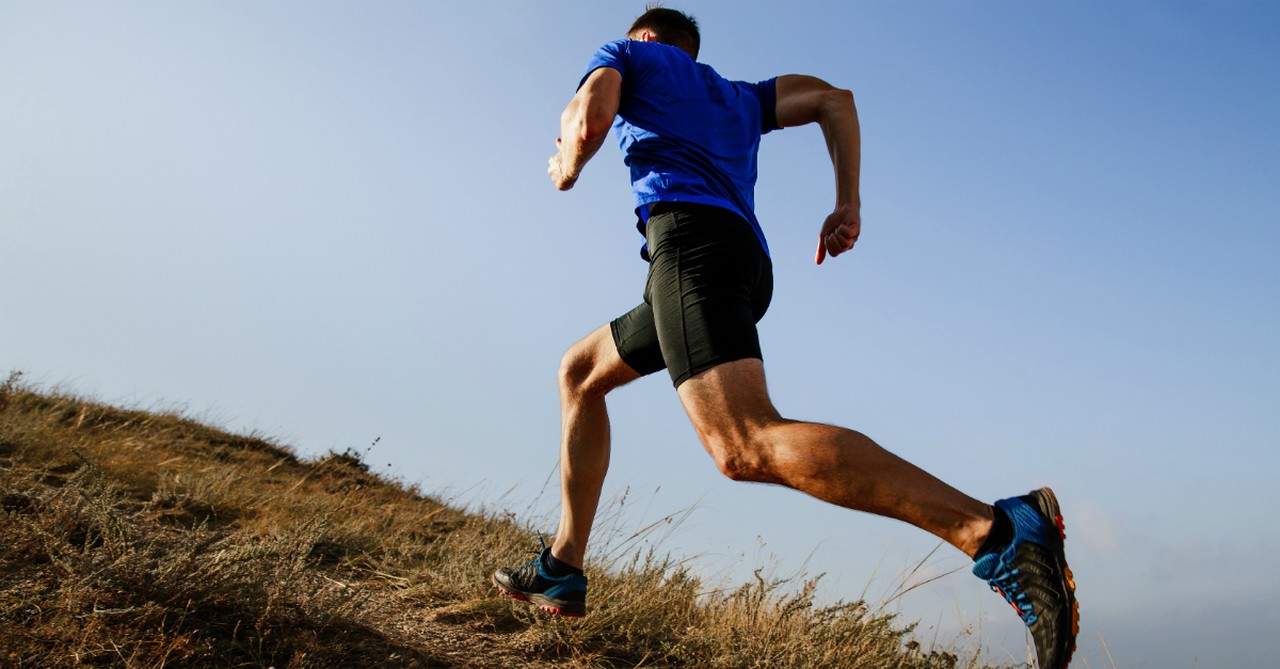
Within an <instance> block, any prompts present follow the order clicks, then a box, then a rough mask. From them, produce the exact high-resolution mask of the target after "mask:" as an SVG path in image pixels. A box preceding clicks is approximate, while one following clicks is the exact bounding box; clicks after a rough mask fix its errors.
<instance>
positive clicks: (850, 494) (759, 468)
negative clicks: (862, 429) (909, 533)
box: [678, 359, 992, 557]
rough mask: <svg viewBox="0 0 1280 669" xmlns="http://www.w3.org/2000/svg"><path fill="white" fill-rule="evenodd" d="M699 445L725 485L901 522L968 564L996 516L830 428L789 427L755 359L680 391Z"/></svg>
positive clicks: (870, 444)
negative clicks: (778, 489) (783, 492)
mask: <svg viewBox="0 0 1280 669" xmlns="http://www.w3.org/2000/svg"><path fill="white" fill-rule="evenodd" d="M678 392H679V394H680V401H681V402H683V404H684V407H685V410H686V411H687V412H688V414H689V419H690V420H691V421H692V422H693V426H694V429H695V430H697V433H698V437H699V438H700V439H701V440H702V443H703V445H704V446H705V447H706V448H707V451H708V452H709V453H711V456H712V457H713V458H715V461H716V464H717V466H719V467H720V470H721V471H722V472H724V474H725V475H726V476H728V477H729V478H732V479H734V480H739V481H757V482H762V483H776V484H779V485H784V486H787V487H789V488H794V489H796V490H800V491H802V492H805V493H808V494H810V495H812V496H814V497H817V498H818V499H822V500H825V501H827V502H830V503H832V504H837V505H839V506H843V507H847V508H850V509H857V510H860V511H867V512H870V513H874V514H877V515H881V516H887V517H890V518H896V519H898V520H901V521H905V522H907V523H910V524H912V525H915V526H916V527H919V528H921V529H923V530H926V531H928V532H930V533H932V534H934V535H936V536H937V537H939V538H941V539H943V540H945V541H947V542H948V543H950V544H952V545H953V546H955V547H956V548H958V549H960V550H961V551H963V552H964V553H965V554H966V555H968V556H970V557H973V556H974V554H975V553H976V552H977V550H978V548H979V547H981V545H982V541H983V539H985V538H986V536H987V534H988V533H989V532H990V529H991V518H992V509H991V507H990V506H989V505H987V504H984V503H982V502H979V501H978V500H975V499H973V498H971V497H969V496H968V495H965V494H964V493H961V492H960V491H958V490H956V489H955V488H952V487H951V486H949V485H947V484H946V483H943V482H942V481H940V480H939V479H937V478H934V477H933V476H932V475H930V474H929V473H927V472H925V471H924V470H922V469H920V468H918V467H916V466H915V465H913V464H911V463H909V462H907V461H906V460H903V459H902V458H899V457H898V456H896V455H894V454H892V453H890V452H889V451H886V450H885V449H883V448H881V447H880V446H879V445H878V444H876V443H875V442H874V441H872V440H871V439H869V438H868V437H866V436H865V435H863V434H861V433H858V432H855V431H853V430H847V429H845V428H841V427H835V426H832V425H822V424H819V423H803V422H799V421H793V420H788V419H786V418H783V417H782V416H780V415H779V414H778V411H777V409H775V408H774V406H773V403H772V402H771V401H770V400H769V395H768V391H767V390H766V389H765V382H764V367H763V365H762V363H761V362H760V361H759V360H754V359H748V360H737V361H734V362H730V363H726V364H723V365H720V366H718V367H715V368H712V369H710V370H707V371H705V372H702V373H700V374H697V375H695V376H693V377H692V378H690V379H689V380H688V381H685V382H684V383H683V384H681V385H680V388H679V389H678Z"/></svg>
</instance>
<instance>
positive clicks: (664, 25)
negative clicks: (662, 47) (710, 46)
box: [627, 3, 702, 60]
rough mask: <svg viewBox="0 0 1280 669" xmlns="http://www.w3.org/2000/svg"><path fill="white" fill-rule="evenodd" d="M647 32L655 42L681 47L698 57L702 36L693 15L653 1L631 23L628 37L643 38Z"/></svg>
mask: <svg viewBox="0 0 1280 669" xmlns="http://www.w3.org/2000/svg"><path fill="white" fill-rule="evenodd" d="M646 33H647V34H648V35H649V36H650V37H652V40H653V41H654V42H661V43H662V44H669V45H671V46H675V47H680V48H681V49H684V50H685V51H686V52H688V54H689V55H690V56H693V58H694V60H697V59H698V47H699V46H701V43H702V37H701V36H700V35H699V34H698V22H697V21H694V20H693V17H692V16H689V15H688V14H685V13H684V12H678V11H676V10H674V9H667V8H666V7H660V6H658V5H657V3H651V4H650V5H649V7H648V10H647V11H645V13H643V14H641V15H640V18H638V19H636V22H635V23H633V24H631V30H628V31H627V37H630V38H631V39H643V36H644V35H645V34H646Z"/></svg>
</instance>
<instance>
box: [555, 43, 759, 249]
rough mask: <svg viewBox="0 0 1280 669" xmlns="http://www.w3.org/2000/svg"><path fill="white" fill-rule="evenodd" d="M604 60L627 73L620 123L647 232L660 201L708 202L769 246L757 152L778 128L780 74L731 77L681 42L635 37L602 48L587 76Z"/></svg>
mask: <svg viewBox="0 0 1280 669" xmlns="http://www.w3.org/2000/svg"><path fill="white" fill-rule="evenodd" d="M601 67H612V68H613V69H615V70H617V71H618V72H620V73H621V74H622V100H621V104H620V105H619V107H618V116H617V118H616V119H614V123H613V129H614V134H615V135H616V136H617V138H618V144H619V146H621V147H622V152H623V154H624V156H625V158H624V161H625V163H626V165H627V167H629V168H630V169H631V188H632V190H633V191H634V192H635V195H636V213H637V214H638V215H639V216H640V222H639V223H638V224H637V227H638V228H639V229H640V232H641V234H644V220H645V218H647V212H648V209H649V208H648V205H650V204H652V203H654V202H693V203H698V204H709V205H714V206H718V207H722V208H724V209H728V210H730V211H733V212H736V213H737V214H738V215H740V216H742V217H743V218H744V219H746V220H747V221H748V222H749V223H750V224H751V227H752V228H754V229H755V232H756V236H757V237H758V238H759V239H760V244H761V245H762V246H763V247H764V250H765V253H768V252H769V246H768V244H767V243H766V242H765V238H764V232H763V231H762V230H761V229H760V222H759V221H758V220H757V219H756V214H755V185H756V154H757V152H758V151H759V149H760V137H761V135H763V134H765V133H767V132H769V131H771V130H776V129H777V128H778V121H777V114H776V103H777V88H776V80H775V79H768V80H766V81H762V82H760V83H747V82H742V81H729V80H727V79H725V78H724V77H722V76H720V75H719V74H718V73H716V71H715V70H713V69H712V68H711V67H710V66H709V65H705V64H703V63H699V62H697V61H695V60H694V59H693V57H691V56H690V55H689V54H688V53H686V52H685V51H684V50H682V49H679V48H677V47H674V46H669V45H666V44H660V43H657V42H640V41H636V40H629V39H624V40H617V41H615V42H609V43H608V44H605V45H604V46H602V47H600V50H599V51H596V53H595V55H594V56H593V57H592V58H591V62H590V64H589V65H587V75H590V74H591V73H592V72H594V71H595V70H596V69H598V68H601ZM586 79H587V77H586V75H584V76H583V77H582V81H583V82H585V81H586ZM578 85H579V87H581V85H582V83H581V82H580V83H579V84H578ZM641 255H643V256H645V258H646V259H647V258H648V253H647V249H646V250H642V251H641Z"/></svg>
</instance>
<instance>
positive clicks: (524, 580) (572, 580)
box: [493, 537, 587, 618]
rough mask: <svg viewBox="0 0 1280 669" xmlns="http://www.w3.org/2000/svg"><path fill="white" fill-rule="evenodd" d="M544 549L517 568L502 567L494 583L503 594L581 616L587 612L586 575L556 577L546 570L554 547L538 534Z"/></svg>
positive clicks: (548, 609) (544, 607) (556, 612)
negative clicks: (547, 560)
mask: <svg viewBox="0 0 1280 669" xmlns="http://www.w3.org/2000/svg"><path fill="white" fill-rule="evenodd" d="M538 541H539V543H541V544H542V550H541V551H540V552H539V553H538V557H536V558H534V559H532V560H530V561H529V562H527V563H525V564H524V565H523V566H520V567H516V568H514V569H512V568H508V567H503V568H502V569H499V570H498V571H495V572H494V573H493V584H494V585H496V586H498V590H500V591H501V592H502V594H504V595H510V596H511V597H515V598H516V599H518V600H520V601H522V602H529V603H531V604H536V605H537V606H539V607H541V608H542V609H543V610H544V611H550V612H551V613H554V614H556V615H560V616H569V617H571V618H580V617H582V616H585V615H587V577H585V576H581V575H579V574H570V575H568V576H562V577H556V576H552V575H551V574H550V572H548V571H547V563H546V559H547V556H548V555H550V554H551V549H550V548H549V547H547V544H546V542H545V541H542V537H538Z"/></svg>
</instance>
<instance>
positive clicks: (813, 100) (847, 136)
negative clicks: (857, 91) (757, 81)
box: [776, 74, 862, 265]
mask: <svg viewBox="0 0 1280 669" xmlns="http://www.w3.org/2000/svg"><path fill="white" fill-rule="evenodd" d="M777 97H778V99H777V103H776V109H777V115H778V125H779V126H781V127H783V128H789V127H794V126H799V125H807V124H809V123H817V124H818V125H819V126H821V127H822V136H823V138H825V139H826V142H827V152H828V153H829V154H830V155H831V166H832V168H833V169H834V170H835V176H836V206H835V209H834V210H833V211H832V212H831V215H830V216H827V219H826V220H825V221H823V224H822V230H821V232H820V233H819V236H818V252H817V255H816V258H815V260H816V261H817V263H818V264H819V265H821V264H822V261H823V260H824V259H826V257H827V256H828V255H830V256H831V257H835V256H838V255H840V254H841V253H844V252H845V251H848V250H849V249H852V248H853V244H854V242H856V241H858V235H859V234H860V233H861V231H862V214H861V211H860V210H861V207H862V198H861V195H860V194H859V192H858V179H859V171H860V169H861V162H862V135H861V130H860V129H859V127H858V110H857V107H856V106H854V102H853V93H851V92H849V91H847V90H844V89H840V88H836V87H834V86H832V85H831V84H828V83H827V82H825V81H823V80H821V79H818V78H817V77H809V76H805V75H799V74H788V75H784V76H781V77H778V79H777Z"/></svg>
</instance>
